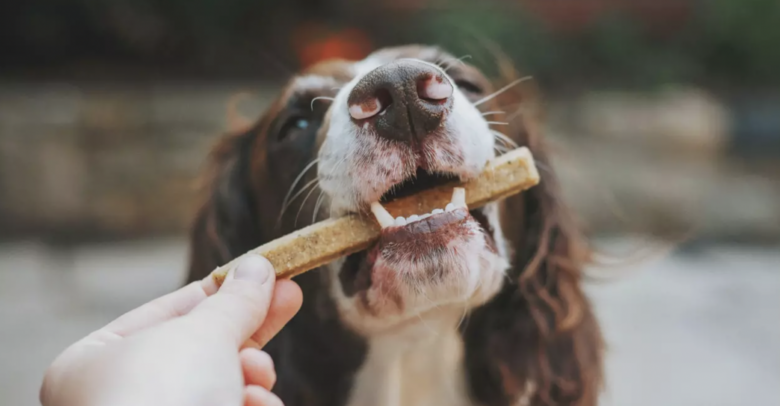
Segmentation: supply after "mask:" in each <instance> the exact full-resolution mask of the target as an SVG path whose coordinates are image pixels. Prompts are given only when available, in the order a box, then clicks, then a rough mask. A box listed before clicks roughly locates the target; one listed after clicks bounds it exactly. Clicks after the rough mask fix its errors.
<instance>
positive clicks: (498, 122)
mask: <svg viewBox="0 0 780 406" xmlns="http://www.w3.org/2000/svg"><path fill="white" fill-rule="evenodd" d="M486 123H488V124H490V125H509V123H507V122H506V121H486Z"/></svg>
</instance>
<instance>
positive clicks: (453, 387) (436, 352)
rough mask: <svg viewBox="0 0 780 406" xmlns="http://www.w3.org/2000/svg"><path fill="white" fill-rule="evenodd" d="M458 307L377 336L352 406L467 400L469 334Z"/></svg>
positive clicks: (459, 405)
mask: <svg viewBox="0 0 780 406" xmlns="http://www.w3.org/2000/svg"><path fill="white" fill-rule="evenodd" d="M462 316H463V314H462V312H458V311H457V310H455V309H449V310H445V309H442V310H441V311H439V312H437V313H436V314H434V315H431V316H429V317H424V316H421V317H420V319H419V320H418V322H417V323H413V324H409V325H405V326H403V327H401V328H397V329H394V330H392V331H388V332H385V333H384V334H381V335H377V336H373V337H371V338H370V339H369V340H368V354H367V357H366V360H365V362H364V364H363V365H362V366H361V368H360V370H359V371H358V373H357V375H356V377H355V380H354V385H353V389H352V393H351V395H350V398H349V401H348V402H347V405H348V406H402V405H403V406H418V405H419V406H429V405H448V406H467V405H471V404H473V403H472V402H471V400H470V399H469V396H468V393H467V391H466V388H467V387H468V385H467V384H466V376H465V373H464V366H463V355H464V347H463V340H462V338H461V336H460V333H459V332H458V330H457V325H458V323H459V321H460V319H461V317H462Z"/></svg>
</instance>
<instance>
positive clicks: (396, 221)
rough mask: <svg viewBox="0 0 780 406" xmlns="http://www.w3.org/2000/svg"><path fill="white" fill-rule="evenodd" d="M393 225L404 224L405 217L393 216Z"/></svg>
mask: <svg viewBox="0 0 780 406" xmlns="http://www.w3.org/2000/svg"><path fill="white" fill-rule="evenodd" d="M395 225H396V226H399V227H400V226H405V225H406V219H405V218H403V217H396V218H395Z"/></svg>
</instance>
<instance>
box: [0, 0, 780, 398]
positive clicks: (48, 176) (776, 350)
mask: <svg viewBox="0 0 780 406" xmlns="http://www.w3.org/2000/svg"><path fill="white" fill-rule="evenodd" d="M779 22H780V2H778V1H777V0H740V1H737V0H576V1H575V0H568V1H567V0H479V1H466V0H374V1H366V0H363V1H359V0H288V1H284V2H283V1H267V0H252V1H250V0H231V1H227V0H219V1H218V0H187V1H184V0H166V1H162V0H70V1H67V2H64V1H57V0H26V1H24V2H21V1H20V2H3V3H2V4H0V49H1V50H2V52H0V325H1V326H2V327H0V404H3V405H6V404H7V405H34V404H37V390H38V386H39V383H40V379H41V376H42V373H43V370H44V368H45V367H46V366H47V365H48V364H49V362H51V360H52V359H53V357H54V356H56V355H57V354H58V353H59V352H60V351H61V350H62V349H64V347H66V346H67V345H69V344H70V343H71V342H73V341H74V340H76V339H78V338H80V337H82V336H83V335H85V334H87V333H88V332H90V331H92V330H94V329H96V328H98V327H100V326H102V325H103V324H105V323H106V322H108V321H109V320H111V319H113V318H114V317H116V316H118V315H119V314H121V313H122V312H124V311H127V310H129V309H131V308H133V307H135V306H137V305H139V304H141V303H143V302H144V301H146V300H149V299H151V298H153V297H156V296H158V295H160V294H163V293H165V292H168V291H170V290H172V289H174V288H176V287H177V286H178V285H179V284H180V283H181V281H182V278H183V275H184V267H185V260H186V253H187V246H186V240H185V235H186V232H187V228H188V225H189V221H190V218H191V216H192V214H193V211H194V208H195V205H196V203H197V199H196V190H195V188H194V186H195V180H196V177H197V175H198V172H199V170H200V168H201V167H202V164H203V163H204V158H205V155H206V153H207V151H208V148H209V146H210V145H211V144H212V142H213V141H214V140H215V138H216V137H217V136H218V135H219V134H220V133H222V132H223V131H225V130H226V129H227V128H228V120H227V114H226V109H227V104H228V101H229V99H230V98H231V97H232V96H234V95H236V94H239V93H241V92H251V97H250V98H249V99H247V100H246V102H244V103H243V104H241V106H240V110H241V112H242V113H243V114H244V115H246V116H248V117H252V118H254V117H257V116H258V115H259V114H260V113H261V112H262V110H263V108H264V106H266V105H267V103H268V102H269V99H270V98H271V97H273V96H274V95H275V92H276V91H277V90H278V89H279V87H280V86H281V84H282V83H283V82H284V81H285V80H286V79H287V78H289V77H290V75H291V74H292V73H294V72H296V71H297V70H298V69H300V68H301V67H302V66H306V65H308V64H311V63H314V62H316V61H318V60H320V59H323V58H329V57H346V58H362V57H364V56H365V55H367V54H368V53H369V52H371V51H372V50H374V49H376V48H379V47H383V46H388V45H397V44H404V43H411V42H418V43H429V44H438V45H441V46H443V47H444V48H446V49H448V50H449V51H450V52H452V53H453V54H455V55H456V56H459V57H460V56H463V57H466V55H469V56H468V57H467V58H469V59H468V62H469V63H472V64H475V65H477V66H479V67H480V68H482V69H483V71H485V72H486V73H488V74H489V75H490V74H494V73H496V71H497V67H496V64H495V57H494V55H495V53H494V50H495V49H496V48H500V50H501V51H502V52H503V53H504V54H506V55H507V56H509V57H510V58H511V59H512V60H513V61H514V62H515V64H516V66H517V67H518V69H519V70H520V71H522V72H523V73H525V74H528V75H532V76H533V77H534V79H535V81H536V85H537V86H538V87H539V88H540V89H541V91H542V93H543V97H544V98H543V109H544V111H545V113H546V121H545V123H544V125H545V132H546V133H547V135H548V137H549V138H550V139H551V140H552V142H553V145H554V147H555V148H556V153H557V156H556V158H557V159H556V161H555V164H556V166H557V168H558V170H559V171H560V174H561V177H562V182H563V185H564V188H565V193H566V195H567V196H568V198H569V202H570V204H571V205H572V206H573V207H574V209H575V210H576V211H577V214H578V215H579V217H580V219H581V220H582V222H583V224H584V225H585V226H586V227H587V230H588V232H589V233H590V235H592V236H593V237H594V239H595V241H597V243H598V244H597V246H598V247H599V248H600V249H602V250H603V251H604V252H606V253H608V254H610V255H616V256H621V255H628V256H631V255H633V254H632V253H633V252H635V251H634V249H636V248H637V247H639V249H641V248H642V247H647V246H648V244H656V243H661V244H664V243H669V244H673V249H672V250H671V251H669V252H663V254H662V255H661V254H659V255H652V256H650V257H643V259H642V260H641V261H633V262H631V263H630V265H629V266H622V267H619V268H614V267H613V268H611V269H609V270H608V272H609V273H610V274H611V275H617V277H616V278H615V279H612V280H609V281H605V280H597V281H592V282H589V283H588V285H587V288H588V292H589V293H590V295H591V298H592V300H593V302H594V304H595V306H596V309H597V312H598V314H599V317H600V318H601V320H602V323H603V326H604V330H605V335H606V337H607V341H608V344H609V358H608V363H607V368H608V371H607V372H608V379H609V382H608V387H607V390H606V392H605V395H604V402H605V404H607V405H618V406H623V405H639V406H644V405H658V404H662V405H680V406H692V405H708V406H711V405H729V406H732V405H733V406H742V405H752V404H756V405H759V404H760V405H769V404H775V405H777V404H780V391H778V390H777V382H780V325H779V323H778V322H779V321H780V74H779V73H780V23H779ZM680 236H685V237H686V238H685V239H684V240H682V242H681V240H680V239H679V238H678V237H680ZM595 271H599V269H595Z"/></svg>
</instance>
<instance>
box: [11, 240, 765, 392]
mask: <svg viewBox="0 0 780 406" xmlns="http://www.w3.org/2000/svg"><path fill="white" fill-rule="evenodd" d="M622 245H623V244H613V243H609V242H607V243H606V244H605V245H603V247H604V249H605V250H607V251H610V252H617V251H615V250H618V248H619V247H620V246H622ZM185 257H186V243H185V241H183V240H178V239H170V240H147V241H142V242H134V243H121V244H104V245H91V246H83V247H78V248H75V249H67V250H56V249H52V248H49V247H46V246H43V245H39V244H35V243H15V244H6V245H0V325H2V326H3V327H2V329H0V342H1V343H2V346H0V394H2V395H0V403H2V404H4V405H15V406H27V405H35V404H38V401H37V391H38V386H39V384H40V379H41V375H42V372H43V370H44V368H45V367H46V366H47V365H48V364H49V363H50V362H51V361H52V359H53V357H55V356H56V355H57V354H58V353H59V352H60V351H61V350H62V349H64V347H66V346H67V345H69V344H70V343H71V342H73V341H74V340H76V339H78V338H80V337H82V336H84V335H85V334H87V333H89V332H90V331H92V330H94V329H96V328H98V327H100V326H102V325H103V324H105V323H106V322H108V321H110V320H111V319H113V318H115V317H117V316H118V315H120V314H121V313H123V312H124V311H127V310H129V309H131V308H133V307H135V306H137V305H139V304H141V303H143V302H145V301H147V300H149V299H151V298H154V297H156V296H159V295H161V294H163V293H166V292H168V291H170V290H172V289H174V288H176V287H177V286H178V284H179V281H180V280H181V278H182V277H183V269H184V265H185V264H184V259H185ZM778 264H780V247H778V246H770V247H765V248H755V247H754V248H740V247H735V246H707V247H699V248H696V249H694V250H687V249H686V250H683V251H680V252H677V253H675V254H673V255H672V256H671V257H668V258H659V259H655V260H652V261H648V262H646V263H643V264H642V265H640V266H637V267H634V268H632V272H629V273H626V274H625V275H623V276H622V277H621V278H620V279H617V280H614V281H611V282H593V283H590V284H589V285H588V292H589V293H590V295H591V297H592V300H593V302H594V304H595V307H596V310H597V313H598V315H599V317H600V319H601V322H602V323H603V327H604V330H605V334H606V337H607V341H608V344H609V358H608V362H607V374H608V379H609V387H608V391H607V393H606V394H605V404H606V405H608V406H626V405H632V406H656V405H664V406H698V405H701V406H705V405H706V406H744V405H777V404H780V392H778V391H777V390H776V384H777V382H780V323H778V322H777V321H778V320H780V296H778V295H777V292H780V272H778V269H777V268H778Z"/></svg>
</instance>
